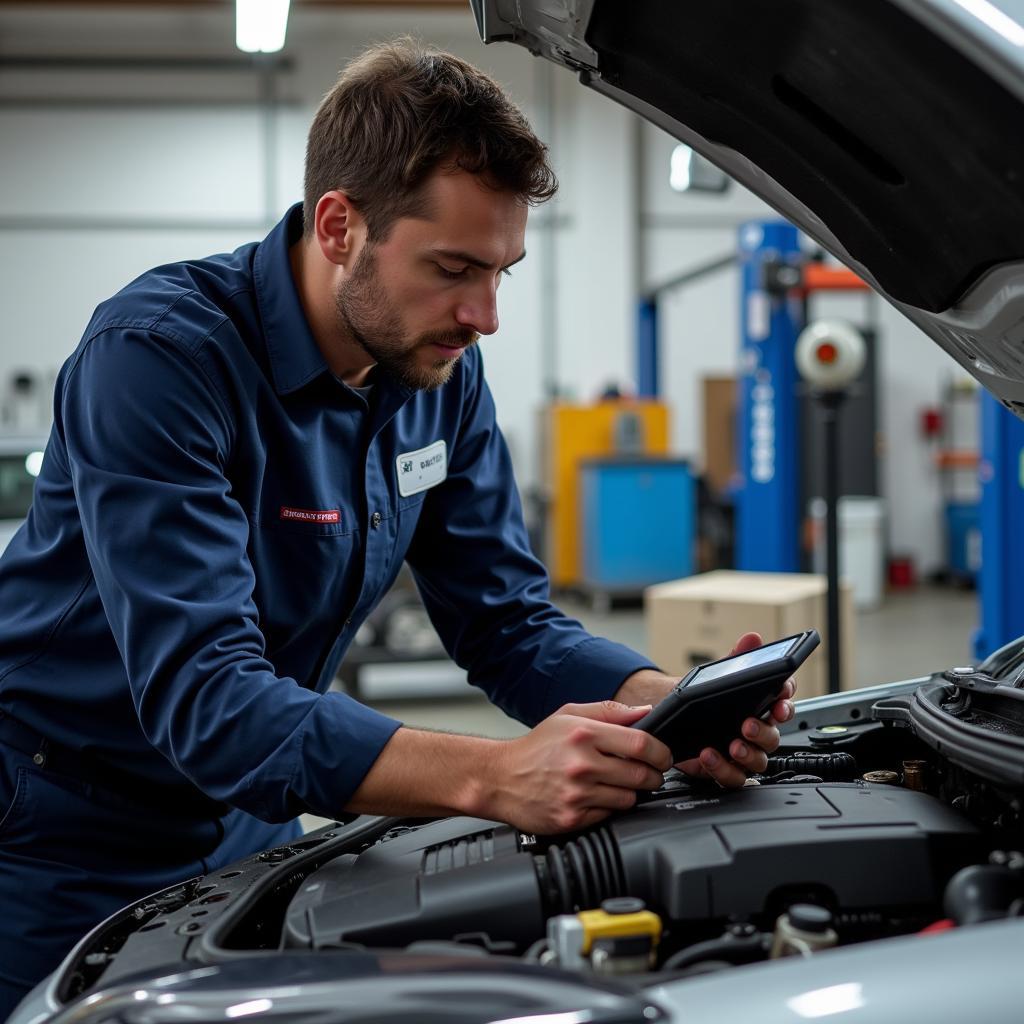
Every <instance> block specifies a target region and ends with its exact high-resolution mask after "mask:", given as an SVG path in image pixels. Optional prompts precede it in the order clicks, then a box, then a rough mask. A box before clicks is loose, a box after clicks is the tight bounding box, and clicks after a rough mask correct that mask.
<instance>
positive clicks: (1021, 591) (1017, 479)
mask: <svg viewBox="0 0 1024 1024" xmlns="http://www.w3.org/2000/svg"><path fill="white" fill-rule="evenodd" d="M978 472H979V476H980V478H981V571H980V573H979V574H978V586H979V593H980V615H981V624H980V626H979V628H978V630H977V631H976V633H975V634H974V655H975V657H976V658H977V659H978V660H979V661H980V660H982V659H984V658H985V657H987V656H988V655H989V654H991V653H992V652H993V651H997V650H998V649H999V648H1000V647H1002V646H1003V645H1004V644H1007V643H1009V642H1010V641H1011V640H1016V639H1017V638H1018V637H1019V636H1022V635H1024V578H1022V574H1021V570H1022V569H1024V422H1022V421H1021V420H1019V419H1018V418H1017V417H1016V416H1014V415H1013V413H1011V412H1010V411H1009V410H1007V409H1004V408H1003V406H1002V405H1001V404H1000V403H999V402H998V400H997V399H995V398H993V397H992V395H990V394H988V393H987V392H985V393H983V394H982V396H981V463H980V465H979V470H978Z"/></svg>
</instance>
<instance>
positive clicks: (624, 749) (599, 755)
mask: <svg viewBox="0 0 1024 1024" xmlns="http://www.w3.org/2000/svg"><path fill="white" fill-rule="evenodd" d="M648 711H650V706H649V705H647V706H644V707H628V706H626V705H625V704H619V703H618V702H616V701H613V700H606V701H603V702H601V703H599V704H566V705H565V707H563V708H560V709H559V710H558V711H556V712H555V713H554V714H553V715H551V716H550V717H549V718H546V719H545V720H544V721H543V722H541V723H540V725H538V726H536V728H534V729H533V730H532V731H531V732H529V733H527V734H526V735H525V736H521V737H519V738H518V739H515V740H511V741H509V742H508V743H506V744H505V745H504V749H503V751H502V753H501V755H500V762H499V764H498V765H497V766H496V767H497V772H496V773H495V774H494V775H493V776H492V777H493V778H496V779H497V780H498V791H497V792H496V794H495V797H496V802H495V804H494V806H492V807H490V808H489V809H488V816H490V817H497V818H499V819H500V820H502V821H507V822H508V823H509V824H511V825H514V826H515V827H516V828H519V829H520V830H522V831H524V832H533V833H541V834H544V833H554V832H567V831H570V830H572V829H578V828H585V827H586V826H588V825H593V824H594V823H595V822H598V821H601V819H603V818H606V817H607V816H608V815H609V814H610V813H611V812H612V811H622V810H625V809H626V808H628V807H632V806H633V804H634V803H636V790H638V789H651V790H653V789H657V788H658V787H659V786H661V784H662V782H663V779H662V773H663V772H665V771H667V770H668V768H669V766H670V765H671V763H672V754H671V752H670V751H669V749H668V747H666V746H665V744H664V743H662V742H661V741H660V740H656V739H655V738H654V737H653V736H650V735H648V734H647V733H645V732H640V731H639V730H636V729H628V728H626V726H629V725H632V723H633V722H636V721H639V720H640V719H641V718H643V716H644V715H645V714H647V712H648Z"/></svg>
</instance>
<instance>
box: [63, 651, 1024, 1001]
mask: <svg viewBox="0 0 1024 1024" xmlns="http://www.w3.org/2000/svg"><path fill="white" fill-rule="evenodd" d="M1022 686H1024V643H1021V642H1018V643H1017V644H1016V645H1014V650H1012V651H1009V650H1008V649H1004V650H1003V651H1002V652H999V653H998V654H997V655H994V656H993V657H992V658H991V659H989V661H988V662H986V663H985V665H983V666H982V667H981V668H980V669H978V670H971V671H970V672H967V671H966V670H951V671H950V672H946V673H939V674H936V675H934V676H931V677H927V678H923V679H920V680H913V681H909V682H907V683H899V684H891V685H889V686H883V687H876V688H873V689H871V690H861V691H853V692H851V693H849V694H841V695H835V696H832V697H824V698H815V699H812V700H810V701H803V702H801V703H800V704H798V706H797V711H798V713H797V718H796V719H795V720H794V722H792V723H790V724H789V725H788V726H787V727H786V730H785V732H784V736H783V744H782V746H781V747H780V749H779V750H778V751H777V752H776V753H775V754H774V756H773V757H771V758H770V759H769V765H768V769H767V770H766V772H765V773H764V774H763V775H760V776H757V777H755V778H753V779H751V780H749V781H748V784H747V785H746V786H745V787H744V788H742V789H739V790H723V789H720V788H718V787H717V786H716V785H714V784H711V783H707V782H703V781H699V780H693V779H689V778H687V777H686V776H683V775H681V774H680V773H678V772H676V771H674V770H673V771H672V772H670V773H668V774H667V775H666V778H665V783H664V785H663V787H662V788H661V789H660V790H658V791H657V792H656V793H651V794H642V795H641V798H640V799H639V801H638V804H637V805H636V806H635V807H634V808H632V809H631V810H630V811H627V812H624V813H621V814H618V815H613V816H612V817H610V818H608V819H606V820H605V821H604V822H602V823H601V824H600V825H598V826H596V827H593V828H590V829H587V830H585V831H582V832H578V833H573V834H569V835H563V836H534V835H525V834H522V833H520V832H518V831H517V830H515V829H513V828H511V827H509V826H506V825H501V824H497V823H494V822H489V821H483V820H480V819H470V818H448V819H440V820H431V821H423V820H408V819H394V818H370V817H359V818H352V819H349V820H347V821H339V822H336V823H335V824H334V825H332V826H329V827H327V828H324V829H321V830H319V831H318V832H314V833H310V834H308V835H306V836H305V837H303V839H302V840H301V841H299V842H297V843H295V844H293V845H291V846H288V847H281V848H277V849H273V850H269V851H265V852H264V853H261V854H258V855H257V856H255V857H253V858H250V859H249V860H247V861H245V862H241V863H240V864H238V865H235V866H233V867H232V868H230V869H228V870H224V871H221V872H218V873H216V874H214V875H210V876H206V877H205V878H199V879H193V880H192V881H190V882H188V883H185V884H184V885H181V886H177V887H174V888H173V889H170V890H166V891H164V892H163V893H158V894H156V895H155V896H153V897H150V898H149V899H148V900H144V901H140V903H138V904H136V905H134V906H132V907H128V908H126V909H125V910H124V911H123V912H122V913H121V914H119V915H117V916H116V917H115V918H113V919H111V920H110V921H108V922H106V924H105V925H104V926H102V927H101V928H100V929H97V931H95V932H93V933H92V934H91V935H90V936H89V937H88V939H87V940H86V941H85V942H83V944H82V945H80V947H79V948H78V950H76V953H75V955H74V956H73V957H72V958H71V960H70V961H69V962H68V963H66V965H65V970H64V972H63V974H62V976H61V978H60V982H59V985H60V993H61V998H62V999H64V1000H68V999H70V998H72V997H74V996H75V995H77V994H80V993H82V992H86V991H90V990H94V989H96V988H97V987H102V986H106V985H108V984H111V983H113V982H116V981H117V980H118V979H120V978H122V977H126V976H128V975H138V973H139V972H140V971H147V970H156V969H158V968H166V967H167V966H168V965H175V964H178V965H180V964H181V963H198V964H214V963H224V962H227V961H229V960H231V959H233V958H238V957H240V956H244V955H251V954H254V953H259V954H261V955H266V954H272V953H273V954H276V955H279V956H285V955H292V954H298V953H302V954H305V955H309V954H317V953H323V954H326V953H328V952H337V951H339V950H346V951H353V952H359V953H365V952H367V951H379V950H389V951H396V950H397V951H402V953H403V954H428V955H429V956H431V957H434V958H436V957H438V956H449V957H450V956H456V957H463V958H466V957H468V958H476V959H478V960H479V959H485V960H486V961H487V962H488V963H496V962H503V963H513V962H524V961H525V962H527V963H531V964H540V965H549V966H551V967H557V968H562V969H568V970H570V971H577V972H583V973H585V974H587V975H588V976H591V977H595V978H596V976H598V975H605V976H608V975H615V976H617V978H618V979H619V980H626V981H628V982H630V983H632V981H634V980H635V981H639V982H641V983H650V980H651V977H652V975H653V976H661V977H674V978H678V977H680V976H684V975H687V974H703V973H708V972H711V971H717V970H723V969H731V968H732V967H734V966H736V965H740V964H746V963H755V962H759V961H765V960H770V959H772V958H776V957H781V956H786V955H797V956H811V955H815V954H816V953H817V952H818V951H820V950H822V949H827V948H831V947H834V946H845V945H850V944H855V943H863V942H869V941H871V940H874V939H881V938H887V937H891V936H898V935H912V934H916V933H925V932H933V931H936V930H949V929H953V928H957V927H963V926H967V925H971V924H975V923H978V922H981V921H988V920H995V919H1000V918H1009V917H1015V916H1019V915H1020V914H1021V913H1022V912H1024V856H1022V855H1021V853H1020V852H1018V851H1020V850H1021V849H1022V848H1024V842H1022V839H1024V837H1022V835H1021V787H1020V785H1019V783H1016V782H1015V780H1016V779H1018V778H1020V772H1021V768H1022V766H1024V747H1022V744H1024V700H1022V698H1024V689H1022ZM989 737H991V739H990V741H989V742H990V748H988V749H989V753H988V754H987V755H985V754H984V750H985V749H986V747H985V742H986V740H987V739H988V738H989ZM993 752H995V753H993ZM996 754H997V755H998V756H995V755H996Z"/></svg>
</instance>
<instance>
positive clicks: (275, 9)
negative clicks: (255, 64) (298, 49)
mask: <svg viewBox="0 0 1024 1024" xmlns="http://www.w3.org/2000/svg"><path fill="white" fill-rule="evenodd" d="M288 4H289V0H235V45H236V46H237V47H238V48H239V49H240V50H244V51H245V52H246V53H277V51H278V50H280V49H281V48H282V47H283V46H284V37H285V33H286V32H287V30H288Z"/></svg>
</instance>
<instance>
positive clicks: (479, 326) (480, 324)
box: [455, 285, 498, 334]
mask: <svg viewBox="0 0 1024 1024" xmlns="http://www.w3.org/2000/svg"><path fill="white" fill-rule="evenodd" d="M455 319H456V320H457V321H458V322H459V323H460V324H461V325H462V326H463V327H471V328H472V329H473V330H474V331H476V332H477V334H494V332H495V331H496V330H497V329H498V296H497V293H496V290H495V288H494V286H493V285H488V286H483V287H481V288H478V289H474V291H473V293H472V294H471V295H467V296H465V297H464V298H463V300H462V301H461V302H460V303H459V305H458V306H457V307H456V309H455Z"/></svg>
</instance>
